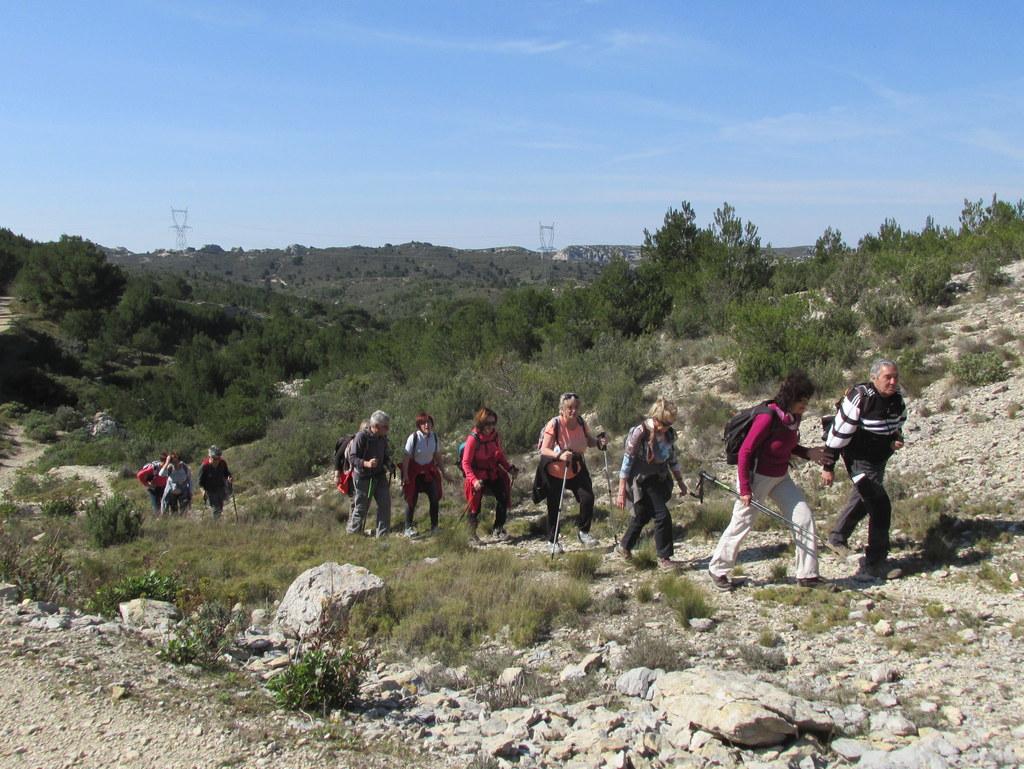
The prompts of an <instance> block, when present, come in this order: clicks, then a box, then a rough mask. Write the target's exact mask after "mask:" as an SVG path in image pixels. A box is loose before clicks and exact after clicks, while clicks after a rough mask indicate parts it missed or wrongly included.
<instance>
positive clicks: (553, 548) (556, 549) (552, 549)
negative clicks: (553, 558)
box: [548, 542, 565, 555]
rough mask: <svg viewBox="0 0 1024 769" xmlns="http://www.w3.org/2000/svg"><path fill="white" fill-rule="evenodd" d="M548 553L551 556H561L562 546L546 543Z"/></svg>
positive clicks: (555, 543)
mask: <svg viewBox="0 0 1024 769" xmlns="http://www.w3.org/2000/svg"><path fill="white" fill-rule="evenodd" d="M548 552H549V553H551V555H561V554H562V553H564V552H565V550H563V549H562V546H561V545H560V544H558V543H557V542H548Z"/></svg>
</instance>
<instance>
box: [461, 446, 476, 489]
mask: <svg viewBox="0 0 1024 769" xmlns="http://www.w3.org/2000/svg"><path fill="white" fill-rule="evenodd" d="M475 453H476V436H475V435H473V434H470V436H469V437H468V438H466V448H465V449H463V450H462V472H464V473H465V474H466V480H467V481H468V482H469V483H470V484H473V483H476V480H477V478H476V473H474V472H473V455H474V454H475Z"/></svg>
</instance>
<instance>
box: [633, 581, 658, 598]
mask: <svg viewBox="0 0 1024 769" xmlns="http://www.w3.org/2000/svg"><path fill="white" fill-rule="evenodd" d="M634 595H635V596H636V600H637V602H638V603H650V602H651V601H653V600H654V585H652V584H651V583H650V582H641V583H640V584H639V585H637V586H636V591H635V593H634Z"/></svg>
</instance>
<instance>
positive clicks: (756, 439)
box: [708, 371, 825, 591]
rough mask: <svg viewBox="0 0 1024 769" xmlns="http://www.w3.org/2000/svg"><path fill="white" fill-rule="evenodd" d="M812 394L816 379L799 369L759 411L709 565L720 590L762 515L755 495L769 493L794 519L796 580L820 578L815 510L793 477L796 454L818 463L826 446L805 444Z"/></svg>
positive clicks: (808, 583)
mask: <svg viewBox="0 0 1024 769" xmlns="http://www.w3.org/2000/svg"><path fill="white" fill-rule="evenodd" d="M812 395H814V384H813V383H812V382H811V380H810V379H809V378H808V377H807V375H806V374H804V373H803V372H802V371H794V372H793V373H791V374H790V375H789V376H787V377H786V379H785V381H783V383H782V385H781V386H780V387H779V391H778V393H776V395H775V398H774V399H773V400H771V401H769V403H768V408H767V410H766V412H765V413H763V414H758V415H757V416H756V417H754V421H753V423H752V424H751V425H750V432H748V433H747V437H746V438H745V439H744V441H743V445H742V446H741V447H740V452H739V462H738V465H737V474H738V481H739V492H740V494H739V499H737V500H736V504H735V506H734V507H733V509H732V520H731V521H730V522H729V526H728V527H727V528H726V530H725V531H724V532H723V533H722V538H721V539H720V540H719V541H718V547H716V548H715V554H714V555H713V556H712V557H711V563H710V565H709V566H708V571H710V572H711V581H712V583H713V584H714V586H715V587H716V588H718V589H719V590H723V591H725V590H732V588H733V583H732V580H730V579H729V572H730V571H731V570H732V568H733V566H735V565H736V558H737V555H738V553H739V550H740V545H741V544H742V543H743V539H744V537H746V536H747V534H748V533H749V532H750V529H751V528H752V527H753V525H754V519H755V518H756V517H757V510H756V509H755V508H754V507H752V506H751V504H750V503H751V501H752V500H755V499H756V500H757V501H758V502H762V501H764V500H766V499H768V498H771V499H772V500H774V502H775V504H777V505H778V506H779V509H780V511H781V513H782V515H783V516H785V517H786V518H788V519H789V520H790V521H792V522H793V523H794V524H795V527H794V529H793V534H794V538H795V540H796V578H797V583H798V584H800V585H802V586H804V587H814V586H817V585H820V584H821V579H820V577H819V576H818V545H817V538H816V535H815V531H814V516H813V515H812V514H811V508H810V507H809V506H808V504H807V502H806V500H805V499H804V495H803V492H802V491H800V489H799V488H798V487H797V485H796V484H795V483H794V482H793V479H792V478H790V477H789V461H790V458H791V457H793V456H798V457H800V458H801V459H809V460H811V461H812V462H817V463H818V464H821V463H822V462H823V461H824V456H825V453H824V449H823V448H822V447H816V448H807V447H805V446H801V445H800V421H801V419H802V418H803V415H804V411H806V410H807V404H808V402H809V401H810V399H811V396H812ZM796 527H799V528H796Z"/></svg>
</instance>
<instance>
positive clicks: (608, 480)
mask: <svg viewBox="0 0 1024 769" xmlns="http://www.w3.org/2000/svg"><path fill="white" fill-rule="evenodd" d="M597 437H598V438H602V437H604V433H601V435H599V436H597ZM601 451H603V452H604V482H605V483H607V484H608V504H609V505H612V506H613V507H614V505H615V499H614V498H613V497H612V477H611V476H610V475H609V474H608V443H607V441H606V442H605V444H604V448H603V449H601Z"/></svg>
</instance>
